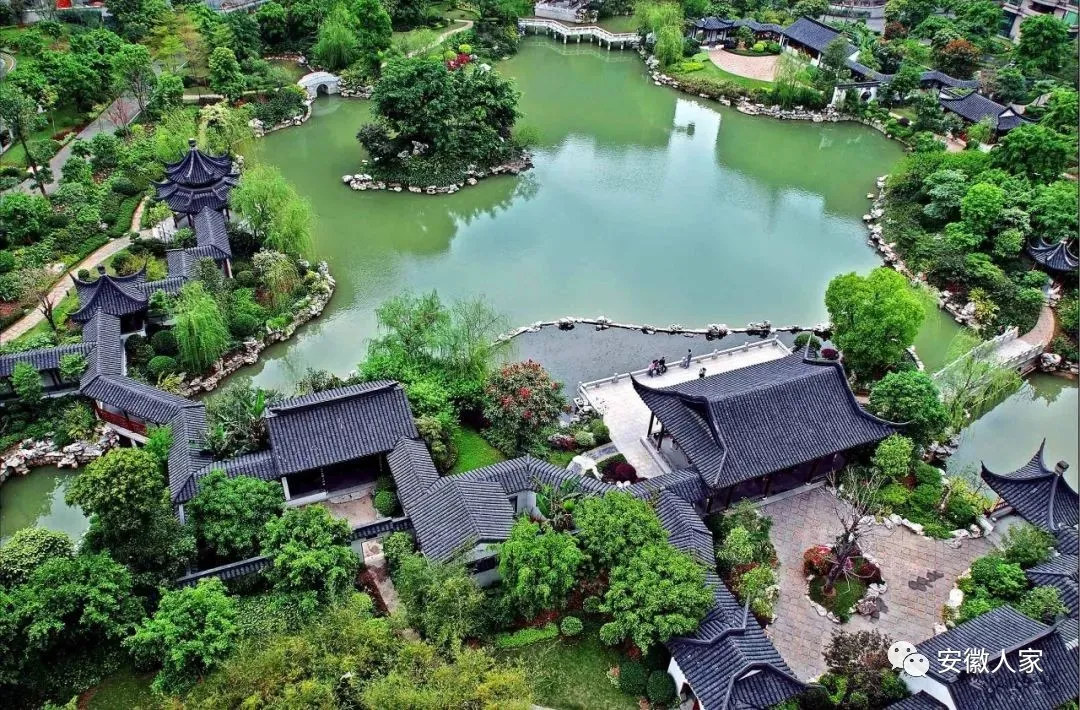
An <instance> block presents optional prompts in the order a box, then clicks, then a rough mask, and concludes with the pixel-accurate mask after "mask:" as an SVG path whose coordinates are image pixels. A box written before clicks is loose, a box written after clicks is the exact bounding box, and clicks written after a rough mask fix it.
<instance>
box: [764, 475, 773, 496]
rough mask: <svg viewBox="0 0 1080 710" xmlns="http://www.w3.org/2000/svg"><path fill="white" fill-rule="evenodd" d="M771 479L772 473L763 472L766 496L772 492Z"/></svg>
mask: <svg viewBox="0 0 1080 710" xmlns="http://www.w3.org/2000/svg"><path fill="white" fill-rule="evenodd" d="M772 479H773V474H771V473H767V474H765V497H766V498H768V497H769V494H770V493H772Z"/></svg>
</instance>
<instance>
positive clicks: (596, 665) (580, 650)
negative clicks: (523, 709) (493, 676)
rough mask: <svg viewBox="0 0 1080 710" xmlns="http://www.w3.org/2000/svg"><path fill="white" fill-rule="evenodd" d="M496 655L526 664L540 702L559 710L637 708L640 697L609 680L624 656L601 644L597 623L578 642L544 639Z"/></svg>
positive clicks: (535, 694) (621, 709) (536, 700)
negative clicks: (635, 696)
mask: <svg viewBox="0 0 1080 710" xmlns="http://www.w3.org/2000/svg"><path fill="white" fill-rule="evenodd" d="M496 654H497V655H498V656H499V658H501V659H503V660H508V661H511V662H519V663H521V664H522V665H523V666H524V667H525V672H526V676H527V677H528V678H531V679H532V683H533V691H534V697H533V700H534V701H535V702H536V703H537V704H538V705H543V706H545V707H549V708H556V709H557V710H637V707H638V702H637V699H636V698H631V697H630V696H629V695H627V694H626V693H624V692H622V691H621V690H619V689H618V688H616V687H615V686H613V685H612V684H611V681H610V680H608V677H607V672H608V670H609V669H611V668H612V667H613V666H617V665H619V660H620V658H619V654H618V652H617V651H615V650H613V649H611V648H610V647H608V646H605V645H604V644H602V643H600V636H599V634H598V633H597V629H596V627H595V626H586V628H585V631H584V633H582V635H581V636H580V637H579V638H578V639H577V640H576V641H565V640H563V639H555V640H552V641H542V642H540V643H536V644H533V645H532V646H525V647H524V648H518V649H512V650H506V651H497V652H496Z"/></svg>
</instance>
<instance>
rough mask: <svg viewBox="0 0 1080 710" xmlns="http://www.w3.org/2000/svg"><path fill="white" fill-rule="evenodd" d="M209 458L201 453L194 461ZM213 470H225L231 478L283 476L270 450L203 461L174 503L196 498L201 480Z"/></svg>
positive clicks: (264, 479)
mask: <svg viewBox="0 0 1080 710" xmlns="http://www.w3.org/2000/svg"><path fill="white" fill-rule="evenodd" d="M208 458H209V456H207V455H205V454H201V453H200V454H199V456H198V459H197V461H194V462H193V463H201V462H205V461H207V459H208ZM211 471H224V472H225V475H226V476H228V477H229V478H236V477H237V476H250V477H251V478H258V479H260V480H263V481H276V480H277V479H279V478H281V475H280V474H279V473H278V470H277V465H276V464H275V463H274V454H273V452H272V451H269V450H266V451H256V452H254V453H250V454H241V455H240V456H237V457H236V458H233V459H229V460H228V461H210V462H208V463H202V466H201V468H199V469H198V470H197V471H195V473H194V474H193V475H192V476H191V477H190V478H189V479H188V481H187V483H185V484H184V486H183V488H182V489H181V490H180V492H179V493H176V494H174V495H173V503H186V502H187V501H189V500H191V499H192V498H194V497H195V494H196V493H198V491H199V485H200V481H201V480H202V479H203V478H205V477H206V476H207V475H208V474H209V473H210V472H211Z"/></svg>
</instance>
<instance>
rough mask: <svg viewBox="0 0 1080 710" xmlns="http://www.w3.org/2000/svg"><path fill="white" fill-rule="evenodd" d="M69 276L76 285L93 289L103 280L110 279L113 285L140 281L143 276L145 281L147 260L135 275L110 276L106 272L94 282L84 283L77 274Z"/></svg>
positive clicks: (144, 260)
mask: <svg viewBox="0 0 1080 710" xmlns="http://www.w3.org/2000/svg"><path fill="white" fill-rule="evenodd" d="M69 275H70V276H71V280H72V281H74V282H75V283H76V285H79V286H89V287H91V288H93V287H95V286H96V285H97V283H98V281H100V280H101V279H108V280H109V281H111V282H113V283H127V282H129V281H136V280H138V279H139V277H140V276H142V277H143V278H144V279H145V277H146V259H143V265H142V266H141V267H139V270H138V271H135V272H134V273H130V274H127V275H124V276H121V275H120V274H110V273H108V272H105V273H102V274H100V275H99V276H98V277H97V278H96V279H94V280H93V281H83V280H82V279H80V278H79V277H77V276H76V275H75V274H69Z"/></svg>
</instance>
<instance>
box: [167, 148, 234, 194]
mask: <svg viewBox="0 0 1080 710" xmlns="http://www.w3.org/2000/svg"><path fill="white" fill-rule="evenodd" d="M231 172H232V158H230V157H229V156H228V155H218V156H211V155H207V154H206V153H204V152H202V151H201V150H199V149H198V147H197V146H196V145H195V140H194V139H192V140H191V141H190V142H189V143H188V152H187V153H186V154H185V155H184V157H183V158H181V159H180V160H178V161H177V162H175V163H169V164H168V165H166V166H165V175H166V177H167V178H168V179H169V180H170V181H172V182H176V183H179V184H181V185H185V186H187V187H199V186H202V185H209V184H210V183H213V182H215V181H217V180H220V179H221V178H222V177H224V176H226V175H228V174H229V173H231Z"/></svg>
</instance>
